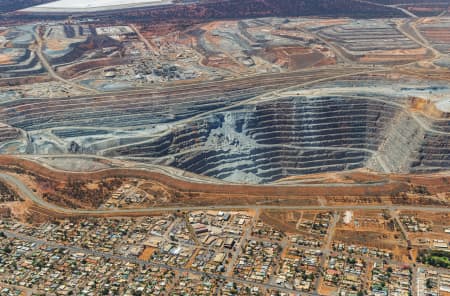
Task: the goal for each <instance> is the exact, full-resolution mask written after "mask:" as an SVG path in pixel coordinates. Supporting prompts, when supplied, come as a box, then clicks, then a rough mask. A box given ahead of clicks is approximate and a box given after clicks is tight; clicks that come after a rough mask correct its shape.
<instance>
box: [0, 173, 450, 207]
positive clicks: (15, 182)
mask: <svg viewBox="0 0 450 296" xmlns="http://www.w3.org/2000/svg"><path fill="white" fill-rule="evenodd" d="M0 180H1V181H3V182H5V183H6V184H9V185H10V186H11V187H13V188H14V189H15V190H16V191H17V193H18V194H19V195H20V196H21V197H22V198H25V199H28V200H31V201H33V202H34V203H35V204H37V205H39V206H40V207H43V208H45V209H47V210H50V211H53V212H56V213H60V214H66V215H73V216H115V215H117V216H126V215H130V214H140V215H146V214H152V213H155V212H163V211H177V210H180V211H198V210H237V209H242V210H246V209H247V210H248V209H253V210H255V209H256V210H325V211H345V210H391V211H394V210H403V211H417V210H419V211H426V212H440V213H450V207H442V206H440V207H432V206H423V205H417V206H416V205H405V206H402V205H348V206H320V205H313V206H282V205H214V206H183V207H179V206H174V207H168V206H164V207H152V208H139V209H103V210H82V209H69V208H63V207H60V206H57V205H54V204H51V203H49V202H47V201H45V200H43V199H42V198H41V197H39V196H37V195H36V194H35V193H34V192H33V191H32V190H30V189H29V188H28V187H27V186H26V185H25V184H24V183H23V182H22V181H20V180H19V179H17V178H16V177H14V176H11V175H8V174H5V173H0Z"/></svg>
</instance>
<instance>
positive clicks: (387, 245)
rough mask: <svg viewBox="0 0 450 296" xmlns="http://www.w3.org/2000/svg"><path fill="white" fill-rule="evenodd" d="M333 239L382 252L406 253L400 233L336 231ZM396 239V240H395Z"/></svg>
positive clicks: (404, 243) (404, 242) (405, 245)
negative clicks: (381, 250)
mask: <svg viewBox="0 0 450 296" xmlns="http://www.w3.org/2000/svg"><path fill="white" fill-rule="evenodd" d="M334 237H335V238H336V239H337V240H338V241H340V242H343V243H345V244H355V245H360V246H367V247H372V248H379V249H383V250H391V251H392V252H394V253H396V252H395V251H397V252H398V251H400V249H401V250H403V249H404V250H403V251H400V252H399V253H397V254H400V253H404V252H406V251H407V250H406V247H407V244H406V241H403V240H402V239H401V234H400V232H378V231H358V230H356V231H355V230H346V229H336V231H335V234H334ZM396 237H397V238H396Z"/></svg>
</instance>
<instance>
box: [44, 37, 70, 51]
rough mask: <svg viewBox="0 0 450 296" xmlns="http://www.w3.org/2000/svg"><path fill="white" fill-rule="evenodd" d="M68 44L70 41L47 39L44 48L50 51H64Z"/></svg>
mask: <svg viewBox="0 0 450 296" xmlns="http://www.w3.org/2000/svg"><path fill="white" fill-rule="evenodd" d="M69 44H70V41H64V40H59V39H47V40H46V41H45V46H46V47H47V48H48V49H50V50H64V49H66V48H67V47H68V46H69Z"/></svg>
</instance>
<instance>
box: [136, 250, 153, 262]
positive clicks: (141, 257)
mask: <svg viewBox="0 0 450 296" xmlns="http://www.w3.org/2000/svg"><path fill="white" fill-rule="evenodd" d="M155 250H156V249H155V248H152V247H146V248H145V249H144V251H143V252H142V254H141V255H139V257H138V259H139V260H146V261H147V260H149V259H150V257H152V255H153V253H154V252H155Z"/></svg>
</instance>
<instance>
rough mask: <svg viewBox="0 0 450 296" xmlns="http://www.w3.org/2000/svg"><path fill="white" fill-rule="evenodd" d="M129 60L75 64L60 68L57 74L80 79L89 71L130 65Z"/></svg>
mask: <svg viewBox="0 0 450 296" xmlns="http://www.w3.org/2000/svg"><path fill="white" fill-rule="evenodd" d="M128 62H129V60H128V59H126V58H125V59H119V58H105V59H98V60H91V61H86V62H80V63H75V64H73V65H69V66H64V67H58V68H57V72H58V73H59V74H60V75H61V76H63V77H64V78H74V77H78V76H80V75H82V74H85V73H87V72H89V71H92V70H95V69H99V68H103V67H111V66H118V65H124V64H126V63H128Z"/></svg>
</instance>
